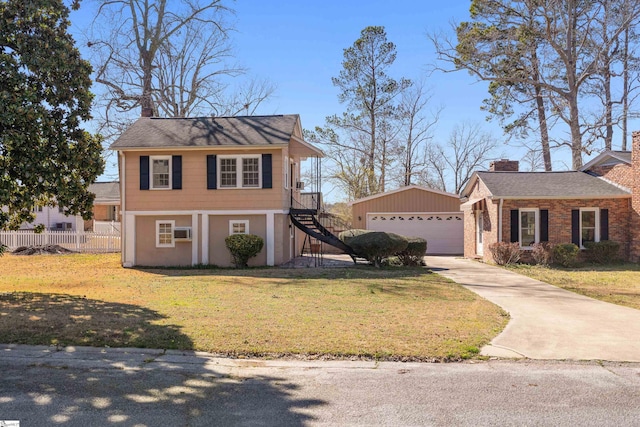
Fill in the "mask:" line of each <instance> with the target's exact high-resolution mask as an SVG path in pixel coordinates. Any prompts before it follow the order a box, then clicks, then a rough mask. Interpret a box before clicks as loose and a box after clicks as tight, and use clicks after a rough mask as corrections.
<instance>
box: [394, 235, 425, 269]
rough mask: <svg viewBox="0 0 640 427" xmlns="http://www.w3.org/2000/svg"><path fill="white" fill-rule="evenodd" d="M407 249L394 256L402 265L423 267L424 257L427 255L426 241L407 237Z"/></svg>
mask: <svg viewBox="0 0 640 427" xmlns="http://www.w3.org/2000/svg"><path fill="white" fill-rule="evenodd" d="M407 240H408V242H409V243H408V245H407V248H406V249H405V250H403V251H401V252H398V253H397V254H396V256H397V257H398V260H399V261H400V262H401V263H402V265H406V266H417V265H423V263H424V256H425V255H426V253H427V241H426V240H425V239H423V238H421V237H408V238H407Z"/></svg>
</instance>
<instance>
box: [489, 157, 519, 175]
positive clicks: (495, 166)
mask: <svg viewBox="0 0 640 427" xmlns="http://www.w3.org/2000/svg"><path fill="white" fill-rule="evenodd" d="M519 169H520V162H519V161H517V160H507V159H502V160H496V161H493V162H491V163H490V164H489V170H490V171H491V172H518V170H519Z"/></svg>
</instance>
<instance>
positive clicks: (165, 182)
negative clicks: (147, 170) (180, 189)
mask: <svg viewBox="0 0 640 427" xmlns="http://www.w3.org/2000/svg"><path fill="white" fill-rule="evenodd" d="M149 164H150V167H151V186H150V188H151V189H152V190H169V189H171V156H150V157H149Z"/></svg>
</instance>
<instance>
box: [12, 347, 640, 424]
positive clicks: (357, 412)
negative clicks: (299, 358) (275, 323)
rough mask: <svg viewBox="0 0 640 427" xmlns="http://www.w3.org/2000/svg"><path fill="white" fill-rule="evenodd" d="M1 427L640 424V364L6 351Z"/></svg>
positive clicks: (34, 349) (83, 350) (92, 350)
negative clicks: (7, 424)
mask: <svg viewBox="0 0 640 427" xmlns="http://www.w3.org/2000/svg"><path fill="white" fill-rule="evenodd" d="M0 379H1V381H0V420H1V419H5V420H7V419H11V420H20V421H21V426H22V427H38V426H74V427H75V426H82V427H86V426H107V425H108V426H138V427H141V426H218V425H219V426H233V425H245V426H369V425H375V426H379V425H386V426H452V425H453V426H455V425H461V426H488V425H500V426H510V425H511V426H522V425H528V426H544V425H553V426H575V425H580V426H616V427H622V426H637V425H638V423H639V422H640V405H638V402H640V364H621V363H608V362H606V363H602V364H599V363H594V362H591V363H589V362H583V363H578V362H572V363H569V362H542V361H531V360H521V361H504V360H494V361H489V362H478V363H473V364H472V363H464V364H419V363H380V364H377V363H374V362H319V361H318V362H286V361H259V360H258V361H256V360H229V359H216V358H213V357H210V356H209V355H206V354H203V353H187V354H185V353H181V352H172V351H170V352H167V353H163V352H161V351H159V350H140V349H108V350H105V349H95V348H86V347H85V348H67V349H65V350H63V351H58V352H56V351H52V350H51V349H48V348H46V347H28V346H8V345H2V346H0Z"/></svg>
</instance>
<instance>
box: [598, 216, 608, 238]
mask: <svg viewBox="0 0 640 427" xmlns="http://www.w3.org/2000/svg"><path fill="white" fill-rule="evenodd" d="M602 240H609V209H600V241H602Z"/></svg>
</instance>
